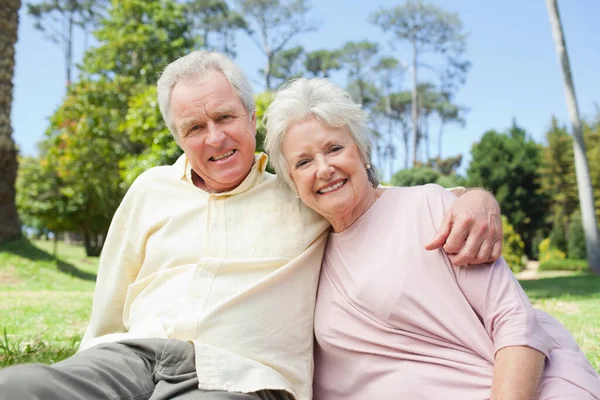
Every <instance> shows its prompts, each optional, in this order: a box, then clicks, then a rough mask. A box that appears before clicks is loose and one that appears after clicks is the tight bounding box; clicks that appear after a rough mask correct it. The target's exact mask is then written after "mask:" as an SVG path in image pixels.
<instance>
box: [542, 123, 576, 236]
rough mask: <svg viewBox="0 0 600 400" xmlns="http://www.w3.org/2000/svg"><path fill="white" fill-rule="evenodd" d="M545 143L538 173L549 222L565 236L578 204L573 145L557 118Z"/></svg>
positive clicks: (547, 134)
mask: <svg viewBox="0 0 600 400" xmlns="http://www.w3.org/2000/svg"><path fill="white" fill-rule="evenodd" d="M546 141H547V145H546V146H545V147H544V148H543V149H542V163H541V165H540V171H539V172H540V185H541V189H542V191H543V192H544V194H545V196H546V197H547V198H548V199H549V202H550V204H549V209H550V213H549V218H548V219H547V222H548V223H549V224H551V225H552V226H553V227H554V226H557V227H560V229H562V231H563V234H564V232H566V230H567V225H568V222H569V218H570V216H571V214H573V212H574V211H575V210H576V209H577V207H578V204H579V198H578V196H577V180H576V177H575V164H574V159H573V144H572V143H573V142H572V139H571V135H569V133H568V132H567V130H566V128H564V127H561V126H559V124H558V121H557V119H556V118H555V117H552V122H551V127H550V130H549V131H548V132H547V133H546Z"/></svg>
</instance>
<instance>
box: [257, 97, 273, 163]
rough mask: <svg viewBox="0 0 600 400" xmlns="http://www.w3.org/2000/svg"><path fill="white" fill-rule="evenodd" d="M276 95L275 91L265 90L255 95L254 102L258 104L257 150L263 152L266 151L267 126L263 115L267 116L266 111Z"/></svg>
mask: <svg viewBox="0 0 600 400" xmlns="http://www.w3.org/2000/svg"><path fill="white" fill-rule="evenodd" d="M274 97H275V93H273V92H263V93H259V94H257V95H255V96H254V103H255V104H256V125H257V127H256V151H257V152H262V151H265V146H264V142H265V134H266V127H265V124H264V121H263V117H264V116H265V112H266V111H267V108H269V106H270V105H271V103H272V102H273V98H274Z"/></svg>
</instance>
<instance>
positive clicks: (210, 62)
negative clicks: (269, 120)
mask: <svg viewBox="0 0 600 400" xmlns="http://www.w3.org/2000/svg"><path fill="white" fill-rule="evenodd" d="M210 71H216V72H220V73H221V74H223V76H225V78H226V79H227V81H229V84H230V85H231V87H232V88H233V90H234V91H235V92H236V93H237V95H238V96H239V98H240V100H241V101H242V103H243V104H244V106H245V107H246V111H248V112H249V113H251V114H254V111H255V105H254V95H253V93H252V86H251V85H250V83H249V82H248V79H247V78H246V75H245V74H244V73H243V72H242V70H241V69H239V68H238V67H237V66H236V65H235V64H234V63H233V61H231V60H230V59H229V58H228V57H227V56H225V55H223V54H221V53H216V52H213V51H193V52H191V53H190V54H188V55H186V56H183V57H181V58H178V59H177V60H175V61H173V62H172V63H171V64H169V65H167V67H166V68H165V70H164V71H163V73H162V74H161V76H160V79H159V80H158V84H157V92H158V106H159V107H160V112H161V113H162V116H163V119H164V120H165V124H166V125H167V128H169V130H170V131H171V134H172V135H173V137H174V138H175V141H176V142H177V144H179V145H181V143H180V141H179V135H178V134H177V129H176V127H175V122H174V121H173V115H172V109H171V95H172V93H173V88H174V87H175V85H176V84H177V83H178V82H180V81H182V80H185V81H193V80H196V79H201V78H203V77H204V76H206V74H208V73H209V72H210Z"/></svg>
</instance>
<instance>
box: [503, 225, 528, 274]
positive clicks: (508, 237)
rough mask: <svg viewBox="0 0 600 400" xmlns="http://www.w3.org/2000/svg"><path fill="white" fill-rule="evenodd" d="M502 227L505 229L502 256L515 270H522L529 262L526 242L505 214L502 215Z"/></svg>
mask: <svg viewBox="0 0 600 400" xmlns="http://www.w3.org/2000/svg"><path fill="white" fill-rule="evenodd" d="M502 229H503V231H504V238H503V240H504V243H503V247H502V257H504V259H505V260H506V263H507V264H508V265H509V266H510V269H511V270H512V271H513V272H521V271H522V270H523V269H524V268H525V265H526V263H527V258H526V257H525V243H523V240H522V239H521V236H519V234H518V233H516V232H515V230H514V228H513V227H512V225H511V224H510V223H509V222H508V219H507V218H506V217H505V216H504V215H503V216H502Z"/></svg>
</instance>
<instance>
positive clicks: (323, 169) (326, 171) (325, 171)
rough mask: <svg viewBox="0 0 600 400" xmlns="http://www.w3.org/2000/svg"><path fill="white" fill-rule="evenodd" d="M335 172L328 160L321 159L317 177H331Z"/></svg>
mask: <svg viewBox="0 0 600 400" xmlns="http://www.w3.org/2000/svg"><path fill="white" fill-rule="evenodd" d="M332 174H333V167H332V166H331V165H330V164H329V163H327V162H326V161H319V165H318V169H317V177H318V178H319V179H329V178H331V175H332Z"/></svg>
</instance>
